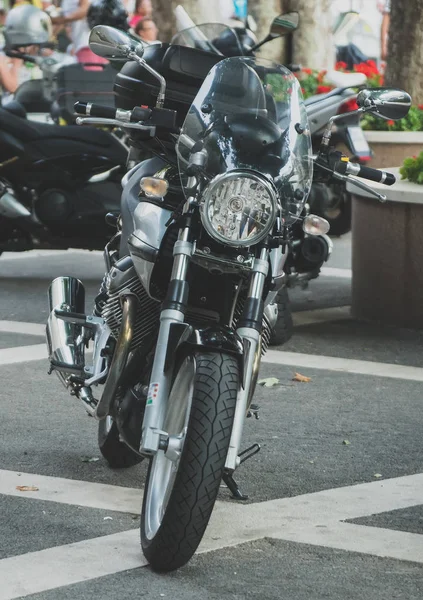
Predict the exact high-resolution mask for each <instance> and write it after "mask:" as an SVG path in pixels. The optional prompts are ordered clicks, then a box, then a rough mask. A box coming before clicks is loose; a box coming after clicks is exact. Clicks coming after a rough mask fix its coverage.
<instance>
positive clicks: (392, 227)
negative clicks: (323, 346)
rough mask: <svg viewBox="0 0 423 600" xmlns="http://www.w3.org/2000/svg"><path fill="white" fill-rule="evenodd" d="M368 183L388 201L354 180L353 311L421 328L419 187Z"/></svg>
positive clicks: (422, 218) (422, 197) (422, 215)
mask: <svg viewBox="0 0 423 600" xmlns="http://www.w3.org/2000/svg"><path fill="white" fill-rule="evenodd" d="M386 170H387V171H389V172H393V173H394V174H395V175H396V176H397V182H396V183H395V184H394V185H393V186H391V187H387V186H383V185H381V184H376V183H370V182H368V183H369V184H370V186H371V187H372V188H373V189H375V190H377V191H378V192H381V193H384V194H385V195H386V196H387V198H388V200H387V202H386V203H383V204H382V203H380V202H379V201H378V200H377V199H376V198H374V197H373V196H371V195H370V194H368V193H367V192H365V191H363V190H359V189H358V188H357V187H356V186H354V184H353V183H348V184H347V189H348V190H349V191H350V192H351V193H352V197H353V202H352V250H353V256H352V272H353V278H352V314H353V316H354V317H356V318H359V319H363V320H369V321H376V322H380V323H384V324H388V325H394V326H397V327H407V328H413V329H423V267H422V265H423V185H417V184H414V183H410V182H409V181H402V180H401V178H400V175H399V169H398V168H396V169H392V168H387V169H386Z"/></svg>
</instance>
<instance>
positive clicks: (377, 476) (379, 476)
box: [373, 473, 383, 479]
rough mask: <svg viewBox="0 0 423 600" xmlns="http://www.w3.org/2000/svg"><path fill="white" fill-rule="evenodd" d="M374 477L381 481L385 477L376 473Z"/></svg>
mask: <svg viewBox="0 0 423 600" xmlns="http://www.w3.org/2000/svg"><path fill="white" fill-rule="evenodd" d="M373 477H376V479H380V478H381V477H383V475H382V473H375V474H374V475H373Z"/></svg>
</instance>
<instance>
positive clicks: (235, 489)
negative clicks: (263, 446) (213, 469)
mask: <svg viewBox="0 0 423 600" xmlns="http://www.w3.org/2000/svg"><path fill="white" fill-rule="evenodd" d="M257 452H260V445H259V444H253V445H252V446H250V447H249V448H247V449H246V450H243V452H240V453H239V458H240V463H239V464H242V463H243V462H245V461H246V460H248V459H249V458H251V457H252V456H254V455H255V454H257ZM222 479H223V483H224V484H225V485H226V486H227V487H228V488H229V490H230V491H231V492H232V498H233V499H234V500H248V496H247V495H246V494H243V493H242V492H241V490H240V489H239V486H238V484H237V482H236V481H235V479H234V478H233V471H232V472H231V471H228V470H225V472H224V473H223V476H222Z"/></svg>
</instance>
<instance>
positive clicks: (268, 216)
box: [201, 172, 277, 247]
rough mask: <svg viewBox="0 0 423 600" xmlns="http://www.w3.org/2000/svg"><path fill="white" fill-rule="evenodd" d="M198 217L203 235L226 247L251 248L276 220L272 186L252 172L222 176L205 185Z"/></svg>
mask: <svg viewBox="0 0 423 600" xmlns="http://www.w3.org/2000/svg"><path fill="white" fill-rule="evenodd" d="M203 200H204V204H203V205H202V210H201V216H202V221H203V225H204V227H205V229H206V231H207V233H208V234H209V235H210V236H211V237H213V238H214V239H217V240H219V241H220V242H222V243H224V244H227V245H228V246H236V247H241V246H252V245H254V244H257V243H258V242H259V241H261V240H262V239H264V238H265V237H266V235H267V234H268V233H269V231H270V230H271V228H272V227H273V224H274V222H275V217H276V206H277V195H276V192H275V190H274V189H273V187H272V185H271V184H270V183H269V182H268V181H266V179H264V178H261V177H260V176H258V175H255V174H252V173H245V172H242V173H238V172H236V173H234V172H232V173H225V174H224V175H219V176H218V177H216V178H215V179H213V181H212V182H211V183H210V184H209V186H208V187H207V189H206V190H205V192H204V195H203Z"/></svg>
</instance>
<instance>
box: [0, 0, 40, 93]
mask: <svg viewBox="0 0 423 600" xmlns="http://www.w3.org/2000/svg"><path fill="white" fill-rule="evenodd" d="M51 35H52V27H51V19H50V17H49V16H48V15H47V14H46V13H45V12H43V11H42V10H40V9H38V8H36V7H35V6H32V5H30V4H28V3H21V4H18V5H17V6H15V7H14V8H13V9H12V10H10V11H9V13H8V14H7V17H6V21H5V27H4V38H5V49H7V50H17V51H18V52H21V53H25V54H33V55H34V54H38V52H39V51H40V45H45V44H47V43H48V42H50V41H51ZM39 77H41V71H40V69H39V68H38V67H37V66H36V65H34V64H30V63H25V62H24V61H23V60H22V59H20V58H16V57H14V58H11V57H9V56H6V54H5V53H1V54H0V87H1V89H2V92H3V98H2V102H4V101H5V99H8V96H10V95H11V94H13V93H14V92H15V91H16V89H17V88H18V87H19V86H20V85H21V84H22V83H24V82H25V81H28V80H29V79H35V78H39Z"/></svg>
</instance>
